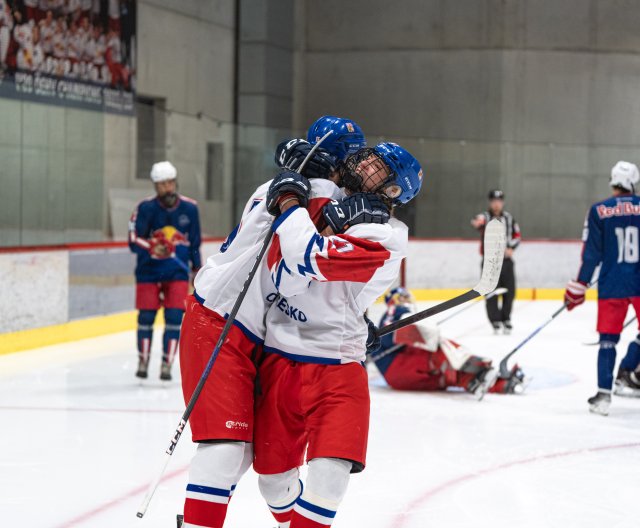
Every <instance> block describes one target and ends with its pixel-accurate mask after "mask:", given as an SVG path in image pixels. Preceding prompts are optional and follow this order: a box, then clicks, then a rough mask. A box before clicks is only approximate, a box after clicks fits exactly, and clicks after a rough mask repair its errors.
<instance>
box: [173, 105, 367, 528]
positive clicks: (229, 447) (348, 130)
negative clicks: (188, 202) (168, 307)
mask: <svg viewBox="0 0 640 528" xmlns="http://www.w3.org/2000/svg"><path fill="white" fill-rule="evenodd" d="M328 131H331V132H332V134H331V135H330V136H329V137H328V138H327V139H326V140H325V141H324V142H323V143H322V146H321V148H318V149H317V150H316V151H315V152H314V153H313V154H312V155H311V158H310V159H309V160H308V161H307V164H306V165H305V166H304V169H303V171H302V172H303V174H304V176H306V177H307V178H309V179H310V180H309V185H310V188H311V190H310V193H309V196H308V201H307V202H306V203H307V208H308V211H309V213H310V214H311V216H312V218H313V219H314V221H315V222H318V223H320V222H321V223H322V225H323V227H324V220H323V207H325V206H326V205H327V204H328V203H329V202H330V201H331V200H332V199H338V200H339V199H341V198H343V197H344V193H343V192H342V191H341V189H340V188H339V187H338V185H337V184H340V179H341V173H340V171H338V170H336V169H337V168H338V166H339V165H340V164H341V163H342V161H343V159H344V158H345V157H346V156H348V155H349V154H351V153H352V152H355V151H357V150H358V149H360V148H361V147H363V146H364V145H365V144H366V143H365V139H364V136H363V134H362V131H361V130H360V127H358V126H357V125H356V124H355V123H354V122H353V121H351V120H349V119H344V118H338V117H333V116H324V117H322V118H320V119H319V120H318V121H316V123H314V124H313V125H312V127H311V128H310V129H309V134H308V139H309V140H310V141H305V140H302V139H298V140H290V141H285V142H283V143H282V144H281V145H279V147H278V149H277V152H276V164H277V165H279V166H281V167H287V168H289V169H292V170H296V169H298V168H299V167H300V165H301V163H302V161H303V160H304V159H305V158H306V157H307V155H308V154H310V153H311V149H312V146H313V143H316V141H317V140H316V136H318V137H323V136H324V135H325V133H327V132H328ZM285 174H289V172H285ZM294 174H295V173H294ZM270 185H271V182H267V183H265V184H264V185H261V186H260V187H258V189H256V191H255V192H254V193H253V195H252V196H251V197H250V199H249V200H248V201H247V204H246V206H245V208H244V211H243V213H242V218H241V221H240V223H239V224H238V226H237V227H236V228H235V229H234V230H233V231H232V232H231V234H230V235H229V237H228V238H227V240H226V241H225V242H224V244H223V245H222V248H221V249H220V252H219V253H217V254H215V255H212V256H211V257H209V258H208V259H207V262H206V263H205V265H204V266H203V268H202V270H201V271H200V273H199V274H198V276H197V277H196V279H195V291H194V294H193V296H190V297H189V298H188V300H187V311H186V315H185V319H184V323H183V325H182V335H181V336H180V372H181V376H182V390H183V393H184V398H185V401H188V400H189V399H190V398H191V395H192V394H193V391H194V389H195V387H196V385H197V383H198V380H199V379H200V377H201V375H202V372H203V370H204V367H205V365H206V364H207V362H208V360H209V358H210V356H211V353H212V351H213V349H214V347H215V345H216V342H217V340H218V337H219V336H220V333H221V331H222V328H223V326H224V323H225V318H226V317H227V315H228V314H229V312H230V311H231V309H232V307H233V305H234V303H235V301H236V298H237V296H238V294H239V292H240V291H241V289H242V285H243V284H244V282H245V280H246V278H247V275H248V273H249V270H250V269H251V267H252V265H253V263H254V262H255V259H256V256H257V255H258V253H259V251H260V247H261V246H262V243H263V241H264V239H265V236H266V235H267V233H268V231H269V229H271V224H272V221H273V216H272V215H271V214H270V213H269V210H268V209H267V203H268V200H267V194H268V191H269V189H270ZM276 246H277V240H274V241H273V242H272V243H271V247H270V253H269V254H268V255H267V258H265V259H263V260H262V262H261V264H260V267H259V268H258V270H257V273H256V275H255V277H254V280H253V281H252V282H251V284H250V286H249V288H248V290H247V292H246V296H245V298H244V302H243V303H242V304H241V306H240V308H239V310H238V313H237V316H236V319H235V321H234V325H233V327H232V328H231V331H230V332H229V335H228V337H227V339H226V340H225V342H224V344H223V346H222V347H221V349H220V352H219V355H218V357H217V359H216V363H215V366H214V368H213V369H212V370H211V374H210V375H209V378H208V379H207V383H205V385H204V387H203V390H202V393H201V394H200V397H199V399H198V402H197V405H196V406H195V407H194V409H193V413H192V414H191V417H190V418H189V425H190V426H191V432H192V439H193V441H194V442H197V443H198V448H197V450H196V454H195V456H194V458H193V460H192V463H191V467H190V470H189V484H188V486H187V490H186V500H185V505H184V526H185V527H192V526H198V527H207V528H220V527H222V526H223V525H224V521H225V517H226V513H227V507H228V504H229V500H230V498H231V495H232V494H233V490H234V489H235V486H236V483H237V482H238V481H239V480H240V478H241V477H242V475H243V474H244V473H245V471H246V470H247V469H248V468H249V466H250V465H251V463H252V461H253V449H252V441H253V429H254V427H253V423H254V392H255V378H256V365H255V361H254V356H255V353H256V345H257V344H258V345H259V344H262V343H263V341H264V338H265V332H266V328H265V323H264V318H265V314H266V312H267V310H268V309H269V306H271V303H274V306H276V307H277V308H276V309H278V310H280V309H285V311H287V309H286V308H283V306H284V304H283V302H282V300H281V299H278V301H277V302H276V301H275V299H276V298H277V297H278V292H277V288H276V286H275V283H274V281H273V280H272V278H271V274H270V271H269V267H268V266H267V262H270V261H271V259H272V258H275V256H276V253H275V251H276V249H274V248H275V247H276ZM278 247H279V246H278ZM272 249H273V251H274V253H272V252H271V250H272ZM282 269H283V272H284V268H282ZM288 314H289V315H287V317H288V318H291V320H294V319H295V320H296V321H299V322H302V321H303V320H304V319H305V316H304V315H303V314H301V312H300V311H295V312H294V311H293V309H292V308H290V309H288Z"/></svg>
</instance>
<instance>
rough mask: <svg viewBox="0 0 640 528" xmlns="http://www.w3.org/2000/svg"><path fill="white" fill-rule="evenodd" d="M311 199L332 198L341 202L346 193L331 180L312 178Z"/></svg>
mask: <svg viewBox="0 0 640 528" xmlns="http://www.w3.org/2000/svg"><path fill="white" fill-rule="evenodd" d="M309 182H310V183H311V198H330V199H332V200H340V199H342V198H344V191H342V190H341V189H340V187H338V186H337V185H336V184H335V183H333V182H332V181H331V180H325V179H324V178H311V179H310V180H309Z"/></svg>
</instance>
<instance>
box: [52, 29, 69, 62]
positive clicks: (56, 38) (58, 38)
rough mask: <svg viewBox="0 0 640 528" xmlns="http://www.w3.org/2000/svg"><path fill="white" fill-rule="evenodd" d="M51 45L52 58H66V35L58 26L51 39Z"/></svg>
mask: <svg viewBox="0 0 640 528" xmlns="http://www.w3.org/2000/svg"><path fill="white" fill-rule="evenodd" d="M51 42H52V44H53V56H54V57H55V58H56V59H66V58H67V35H66V34H65V31H64V30H62V29H61V28H60V26H58V27H57V28H56V31H55V32H54V34H53V38H52V39H51Z"/></svg>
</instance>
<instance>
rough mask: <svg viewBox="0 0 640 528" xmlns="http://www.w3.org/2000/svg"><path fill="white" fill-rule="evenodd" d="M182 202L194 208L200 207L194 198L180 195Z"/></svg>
mask: <svg viewBox="0 0 640 528" xmlns="http://www.w3.org/2000/svg"><path fill="white" fill-rule="evenodd" d="M180 200H182V201H183V202H185V203H187V204H190V205H193V206H194V207H198V202H197V201H196V200H194V199H193V198H189V197H188V196H185V195H184V194H181V195H180Z"/></svg>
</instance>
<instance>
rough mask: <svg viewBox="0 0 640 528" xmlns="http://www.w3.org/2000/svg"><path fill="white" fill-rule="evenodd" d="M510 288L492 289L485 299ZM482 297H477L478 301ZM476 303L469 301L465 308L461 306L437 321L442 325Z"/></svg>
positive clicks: (502, 293)
mask: <svg viewBox="0 0 640 528" xmlns="http://www.w3.org/2000/svg"><path fill="white" fill-rule="evenodd" d="M508 291H509V290H507V288H498V289H497V290H495V291H492V292H491V293H489V294H487V295H485V296H484V298H485V300H487V299H491V297H495V296H496V295H504V294H505V293H507V292H508ZM479 300H480V299H479V298H478V299H476V302H477V301H479ZM474 304H476V303H475V302H473V303H469V304H467V306H464V307H463V308H460V309H459V310H456V311H455V312H453V313H452V314H451V315H448V316H447V317H445V318H444V319H441V320H440V321H436V324H437V325H441V324H442V323H444V322H446V321H448V320H449V319H453V318H454V317H455V316H456V315H458V314H461V313H462V312H464V311H465V310H468V309H469V308H471V307H472V306H473V305H474Z"/></svg>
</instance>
